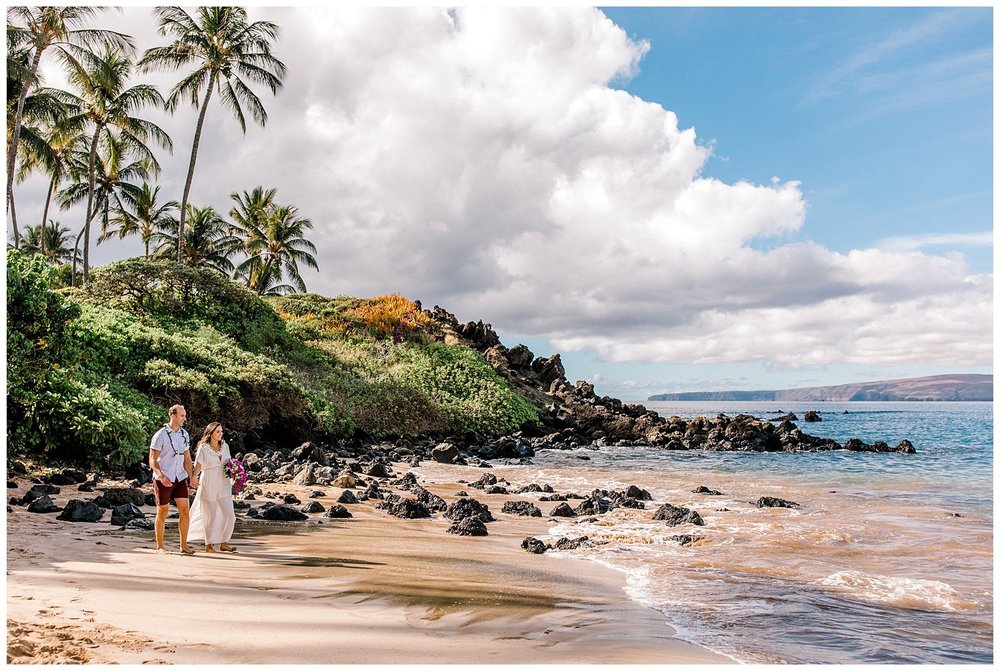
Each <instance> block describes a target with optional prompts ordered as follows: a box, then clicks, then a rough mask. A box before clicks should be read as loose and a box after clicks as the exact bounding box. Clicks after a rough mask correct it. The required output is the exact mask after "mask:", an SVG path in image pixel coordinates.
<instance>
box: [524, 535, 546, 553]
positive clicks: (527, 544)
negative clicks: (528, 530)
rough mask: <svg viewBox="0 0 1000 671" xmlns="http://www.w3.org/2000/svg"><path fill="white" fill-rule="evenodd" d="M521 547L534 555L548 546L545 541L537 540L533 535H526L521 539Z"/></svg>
mask: <svg viewBox="0 0 1000 671" xmlns="http://www.w3.org/2000/svg"><path fill="white" fill-rule="evenodd" d="M521 547H522V548H524V549H525V550H527V551H528V552H531V553H532V554H536V555H540V554H542V553H543V552H545V551H546V550H548V549H549V547H548V546H547V545H546V544H545V543H543V542H542V541H540V540H538V539H537V538H535V537H534V536H528V537H527V538H525V539H524V540H523V541H521Z"/></svg>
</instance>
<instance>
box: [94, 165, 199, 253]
mask: <svg viewBox="0 0 1000 671" xmlns="http://www.w3.org/2000/svg"><path fill="white" fill-rule="evenodd" d="M159 195H160V187H158V186H157V187H156V188H153V186H152V185H150V183H149V182H143V183H142V186H141V187H140V188H139V190H138V191H131V190H130V191H127V192H124V193H122V194H121V200H122V202H123V203H124V204H125V205H126V207H119V208H116V209H115V210H114V211H113V212H112V218H111V222H110V223H111V224H113V225H114V226H115V227H114V228H108V227H106V228H105V230H104V232H103V233H101V237H99V238H98V239H97V244H101V243H102V242H104V241H105V240H107V239H108V238H111V237H114V236H117V237H118V239H119V240H124V239H125V238H126V237H128V236H130V235H135V234H137V233H138V234H139V236H140V237H141V238H142V244H143V245H144V246H145V248H146V253H145V257H146V258H147V259H148V258H149V245H150V243H151V242H152V241H153V237H154V236H155V235H156V234H157V233H158V232H166V231H170V230H173V229H176V228H177V217H175V216H173V215H172V214H171V212H172V211H173V210H176V209H178V208H179V207H180V206H179V205H178V203H177V201H176V200H171V201H167V202H166V203H163V204H162V205H161V204H160V203H159V202H158V200H157V199H158V197H159Z"/></svg>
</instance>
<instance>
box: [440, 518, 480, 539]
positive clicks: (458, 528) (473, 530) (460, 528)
mask: <svg viewBox="0 0 1000 671" xmlns="http://www.w3.org/2000/svg"><path fill="white" fill-rule="evenodd" d="M448 533H450V534H455V535H458V536H488V535H489V532H488V531H487V530H486V525H485V524H483V522H482V520H480V519H479V518H478V517H465V518H463V519H460V520H459V521H457V522H455V523H454V524H452V525H451V526H450V527H448Z"/></svg>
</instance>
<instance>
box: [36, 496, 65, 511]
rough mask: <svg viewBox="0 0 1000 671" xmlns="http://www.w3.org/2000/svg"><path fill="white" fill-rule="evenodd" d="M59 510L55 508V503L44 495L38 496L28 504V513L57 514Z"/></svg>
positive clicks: (57, 507)
mask: <svg viewBox="0 0 1000 671" xmlns="http://www.w3.org/2000/svg"><path fill="white" fill-rule="evenodd" d="M60 510H62V508H60V507H59V506H57V505H56V504H55V501H53V500H52V499H50V498H49V497H48V496H45V495H43V496H40V497H39V498H37V499H35V500H34V501H32V502H31V503H30V504H28V512H29V513H57V512H59V511H60Z"/></svg>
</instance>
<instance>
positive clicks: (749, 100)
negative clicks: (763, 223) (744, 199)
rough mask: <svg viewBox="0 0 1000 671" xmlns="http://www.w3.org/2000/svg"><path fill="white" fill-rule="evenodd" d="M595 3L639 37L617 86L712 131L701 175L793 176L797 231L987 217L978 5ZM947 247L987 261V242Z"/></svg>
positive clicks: (988, 13)
mask: <svg viewBox="0 0 1000 671" xmlns="http://www.w3.org/2000/svg"><path fill="white" fill-rule="evenodd" d="M603 11H604V12H605V14H607V15H608V16H609V17H610V18H611V19H612V20H614V21H615V22H616V23H617V24H618V25H620V26H622V27H623V28H624V29H625V30H626V31H628V34H629V35H630V36H631V37H633V38H637V39H646V40H649V42H650V47H651V48H650V51H649V53H648V54H647V55H646V56H645V57H644V58H643V59H642V62H641V64H640V66H639V67H640V72H639V74H638V76H636V77H635V78H633V79H632V80H631V81H629V82H628V83H627V84H626V85H625V86H624V89H625V90H627V91H629V92H631V93H634V94H635V95H638V96H641V97H642V98H644V99H646V100H653V101H656V102H659V103H661V104H663V105H664V106H665V107H667V108H668V109H670V110H673V111H674V112H676V113H677V115H678V117H679V119H680V123H681V125H682V126H694V127H695V128H696V129H697V131H698V136H699V138H701V140H702V141H703V142H705V141H713V142H714V150H715V155H714V157H713V159H712V160H710V161H709V162H708V163H707V165H706V166H705V170H704V173H705V174H706V175H710V176H715V177H718V178H719V179H722V180H724V181H727V182H734V181H737V180H741V179H745V180H750V181H752V182H757V183H766V182H767V180H769V179H770V178H771V177H772V176H779V177H781V178H782V179H795V180H799V181H801V182H802V191H803V193H804V195H805V197H806V199H807V201H808V204H809V211H808V216H807V219H806V225H805V226H804V227H803V229H802V230H801V231H799V232H798V236H799V237H808V238H810V239H813V240H816V241H817V242H820V243H821V244H823V245H824V246H827V247H829V248H831V249H837V250H842V251H847V250H849V249H851V248H853V247H857V246H859V245H869V244H875V243H877V242H878V241H879V240H881V239H884V238H890V237H910V236H919V235H928V234H942V233H959V234H963V233H964V234H979V235H982V234H984V233H989V232H991V230H992V221H993V172H992V167H993V156H992V153H993V120H992V115H991V110H992V105H993V100H992V82H993V73H992V61H993V49H992V45H993V30H992V9H991V8H989V7H981V8H964V9H942V8H899V7H897V8H884V7H883V8H864V7H862V8H858V7H851V8H751V7H744V8H662V7H661V8H629V9H625V8H605V9H604V10H603ZM953 247H954V248H955V249H957V250H960V251H962V252H963V253H965V254H966V255H967V256H968V258H969V260H970V262H971V263H972V264H973V269H974V270H977V271H980V272H989V271H991V270H992V249H991V246H988V245H982V246H971V245H970V246H965V245H960V244H953Z"/></svg>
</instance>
